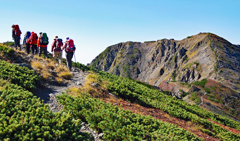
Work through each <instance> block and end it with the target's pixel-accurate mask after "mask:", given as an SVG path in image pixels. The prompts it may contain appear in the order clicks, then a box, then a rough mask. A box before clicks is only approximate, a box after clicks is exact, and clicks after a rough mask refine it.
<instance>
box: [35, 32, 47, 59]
mask: <svg viewBox="0 0 240 141" xmlns="http://www.w3.org/2000/svg"><path fill="white" fill-rule="evenodd" d="M47 45H48V37H47V34H46V33H42V32H40V33H39V38H38V42H37V47H40V51H39V57H40V56H41V54H42V52H44V56H45V59H47V58H48V56H47Z"/></svg>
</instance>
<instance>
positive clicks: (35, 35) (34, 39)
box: [31, 33, 38, 45]
mask: <svg viewBox="0 0 240 141" xmlns="http://www.w3.org/2000/svg"><path fill="white" fill-rule="evenodd" d="M37 40H38V36H37V34H36V33H33V35H32V40H31V44H32V45H36V44H37Z"/></svg>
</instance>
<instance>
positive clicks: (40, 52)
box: [38, 47, 43, 57]
mask: <svg viewBox="0 0 240 141" xmlns="http://www.w3.org/2000/svg"><path fill="white" fill-rule="evenodd" d="M42 51H43V50H42V47H40V51H39V54H38V56H39V57H41V54H42Z"/></svg>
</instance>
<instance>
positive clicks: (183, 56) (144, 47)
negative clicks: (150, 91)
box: [90, 33, 240, 120]
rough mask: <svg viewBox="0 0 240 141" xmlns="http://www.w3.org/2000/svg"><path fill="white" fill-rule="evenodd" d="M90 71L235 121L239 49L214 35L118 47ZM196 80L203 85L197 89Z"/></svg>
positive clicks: (238, 111)
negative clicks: (134, 82) (147, 87)
mask: <svg viewBox="0 0 240 141" xmlns="http://www.w3.org/2000/svg"><path fill="white" fill-rule="evenodd" d="M90 66H92V67H95V68H97V69H98V70H101V71H106V72H109V73H112V74H116V75H118V76H122V77H128V78H131V79H135V80H138V81H141V82H145V83H147V84H150V85H153V86H156V87H159V88H161V89H162V90H163V91H169V92H167V94H169V95H172V96H174V97H177V98H180V99H181V98H183V99H184V100H185V101H188V102H189V103H192V104H193V103H196V104H200V105H201V106H202V107H204V108H206V109H208V110H211V111H213V112H215V113H218V114H221V115H224V116H227V117H229V118H232V119H235V120H240V118H239V117H240V105H239V103H240V94H239V92H240V85H239V82H240V81H239V80H240V78H239V76H240V48H239V46H237V45H233V44H231V43H230V42H228V41H227V40H225V39H223V38H221V37H219V36H217V35H215V34H212V33H199V34H197V35H194V36H189V37H187V38H185V39H183V40H180V41H176V40H174V39H170V40H167V39H162V40H157V41H147V42H144V43H140V42H124V43H119V44H116V45H112V46H109V47H108V48H106V50H105V51H103V52H102V53H101V54H100V55H98V56H97V57H96V58H95V59H94V60H93V61H92V62H91V64H90ZM205 79H207V80H206V82H204V81H205ZM202 80H203V83H202V84H204V85H198V84H200V83H201V82H202ZM211 82H212V83H214V85H213V84H212V83H211ZM205 84H206V86H205ZM195 87H199V88H197V89H195ZM200 90H201V91H200ZM194 92H195V93H194Z"/></svg>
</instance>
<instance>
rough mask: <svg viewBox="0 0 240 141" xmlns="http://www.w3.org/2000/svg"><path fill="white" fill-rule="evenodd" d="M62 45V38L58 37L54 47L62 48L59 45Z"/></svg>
mask: <svg viewBox="0 0 240 141" xmlns="http://www.w3.org/2000/svg"><path fill="white" fill-rule="evenodd" d="M62 46H63V42H62V39H60V38H58V39H57V41H56V49H58V50H62V49H61V47H62Z"/></svg>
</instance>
